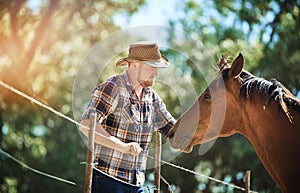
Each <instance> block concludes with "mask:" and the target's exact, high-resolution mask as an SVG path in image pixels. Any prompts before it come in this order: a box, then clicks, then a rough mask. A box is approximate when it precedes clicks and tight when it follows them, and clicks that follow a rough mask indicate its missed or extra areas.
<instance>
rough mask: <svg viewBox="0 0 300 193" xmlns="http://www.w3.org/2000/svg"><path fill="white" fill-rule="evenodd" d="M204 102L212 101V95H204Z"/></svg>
mask: <svg viewBox="0 0 300 193" xmlns="http://www.w3.org/2000/svg"><path fill="white" fill-rule="evenodd" d="M204 100H206V101H208V102H209V101H210V100H211V95H210V93H205V94H204Z"/></svg>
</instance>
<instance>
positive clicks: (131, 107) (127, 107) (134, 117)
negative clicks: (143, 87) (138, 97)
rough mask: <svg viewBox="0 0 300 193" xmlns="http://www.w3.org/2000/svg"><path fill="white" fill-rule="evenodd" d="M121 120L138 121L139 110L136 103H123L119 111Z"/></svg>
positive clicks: (125, 122)
mask: <svg viewBox="0 0 300 193" xmlns="http://www.w3.org/2000/svg"><path fill="white" fill-rule="evenodd" d="M121 122H122V123H124V124H128V123H135V124H139V123H140V111H139V109H138V105H137V104H131V103H124V105H123V108H122V111H121Z"/></svg>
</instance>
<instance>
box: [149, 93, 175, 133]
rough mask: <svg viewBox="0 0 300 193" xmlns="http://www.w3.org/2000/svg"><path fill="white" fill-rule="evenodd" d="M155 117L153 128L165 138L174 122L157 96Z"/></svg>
mask: <svg viewBox="0 0 300 193" xmlns="http://www.w3.org/2000/svg"><path fill="white" fill-rule="evenodd" d="M155 115H156V116H155V122H154V126H155V128H156V129H158V131H159V132H160V133H162V134H163V136H165V135H166V133H168V131H169V130H170V129H171V127H172V126H173V125H174V124H175V123H176V120H175V119H174V117H173V116H172V115H171V113H170V112H169V111H168V110H167V108H166V105H165V104H164V102H163V101H162V99H161V98H160V97H159V96H158V95H157V96H156V100H155Z"/></svg>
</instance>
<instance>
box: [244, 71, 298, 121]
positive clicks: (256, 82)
mask: <svg viewBox="0 0 300 193" xmlns="http://www.w3.org/2000/svg"><path fill="white" fill-rule="evenodd" d="M240 76H241V78H242V80H243V81H242V86H241V89H240V96H242V97H244V98H248V97H251V96H252V93H254V91H258V92H259V93H261V94H264V95H265V96H267V100H266V101H265V105H264V108H265V107H266V106H267V105H268V104H269V102H270V101H271V99H274V100H275V101H277V102H278V103H279V105H280V107H281V109H282V110H283V111H284V112H285V114H286V116H287V118H288V119H289V121H290V122H291V123H292V122H293V117H292V116H291V114H290V113H289V110H290V109H296V110H297V111H300V100H299V99H297V98H296V97H295V96H294V95H293V94H292V93H291V92H290V91H289V90H288V89H287V88H286V87H285V86H284V85H283V84H281V83H280V82H279V81H277V80H276V79H274V78H273V79H271V80H270V81H268V80H265V79H263V78H259V77H256V76H254V75H252V74H250V73H249V72H246V71H243V72H242V73H241V75H240Z"/></svg>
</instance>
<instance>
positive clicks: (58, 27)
mask: <svg viewBox="0 0 300 193" xmlns="http://www.w3.org/2000/svg"><path fill="white" fill-rule="evenodd" d="M167 2H170V3H168V4H167V3H166V2H164V3H162V2H160V1H158V0H149V1H147V0H110V1H100V0H99V1H97V0H86V1H79V0H78V1H76V0H40V1H38V0H36V1H35V0H31V1H26V0H4V1H3V0H2V1H0V80H2V81H3V82H5V83H7V84H9V85H11V86H13V87H15V88H17V89H19V90H21V91H23V92H25V93H27V94H28V95H30V96H33V97H34V98H36V99H37V100H39V101H41V102H43V103H45V104H47V105H49V106H51V107H53V108H54V109H56V110H58V111H60V112H62V113H63V114H66V115H68V116H69V117H72V116H73V112H72V89H73V83H74V79H75V76H76V73H77V70H78V68H79V66H80V63H81V61H82V60H83V58H84V57H85V55H86V54H87V53H88V51H89V50H90V49H91V48H92V47H93V46H94V45H95V44H96V43H97V42H99V41H100V40H102V39H105V38H107V37H108V36H109V35H110V34H111V33H113V32H115V31H117V30H120V29H122V28H125V27H130V25H134V24H137V23H134V22H133V21H135V22H137V20H138V18H139V17H141V16H143V17H142V18H140V20H139V22H141V23H138V24H144V25H146V24H148V23H147V18H149V21H151V22H154V23H151V24H158V25H162V24H163V25H166V26H168V27H171V28H176V29H181V30H183V31H184V32H185V33H186V35H190V36H192V37H197V38H196V39H197V41H200V42H202V43H204V45H205V46H206V47H207V48H209V50H210V51H211V52H212V57H213V59H214V60H215V61H217V60H218V58H219V57H220V56H221V54H226V53H227V54H229V55H230V56H233V57H235V56H236V55H237V54H238V53H239V52H242V53H243V55H244V56H245V59H246V64H245V69H246V70H248V71H250V72H252V73H253V74H255V75H256V76H260V77H264V78H266V79H270V78H276V79H278V80H279V81H280V82H282V83H283V84H284V85H285V86H286V87H287V88H288V89H289V90H290V91H291V92H292V93H293V94H295V95H296V96H298V97H299V96H300V94H299V91H300V65H299V64H300V49H299V48H300V13H299V11H300V1H299V0H277V1H274V0H266V1H258V0H227V1H220V0H197V1H196V0H194V1H193V0H188V1H183V0H172V1H167ZM157 7H160V8H163V9H159V10H165V13H162V12H158V9H157ZM160 17H161V20H163V21H164V22H165V23H161V22H162V21H160ZM162 17H163V18H162ZM151 18H152V20H151ZM153 18H154V19H156V20H157V23H155V20H153ZM173 35H174V34H172V32H170V34H168V43H169V44H170V46H172V45H173V44H175V43H176V38H172V37H173ZM196 44H197V42H195V45H196ZM189 49H191V47H184V46H183V47H181V48H180V51H183V52H184V51H185V50H186V51H188V50H189ZM164 54H166V55H167V56H168V57H169V58H170V59H171V60H172V61H175V62H174V65H175V66H176V69H177V73H179V74H180V73H182V74H184V73H186V72H188V73H189V75H190V77H191V79H192V83H193V85H194V87H195V88H196V92H197V94H199V93H200V92H201V91H202V89H203V88H204V87H206V85H207V83H205V80H204V78H203V75H202V74H200V73H199V72H198V71H197V69H195V66H194V65H193V64H192V63H191V61H190V60H188V59H186V58H184V57H178V55H176V53H174V51H173V50H164ZM99 60H100V62H101V58H100V59H99ZM119 71H120V69H116V67H114V65H110V66H109V67H108V69H107V72H109V73H107V74H106V75H110V74H115V73H117V72H119ZM105 78H106V77H104V76H103V77H100V79H99V82H101V81H102V80H104V79H105ZM169 78H170V79H171V80H170V81H172V76H170V77H169ZM155 88H156V90H157V92H158V93H159V94H160V95H161V96H162V98H163V99H165V102H166V104H167V107H168V109H169V110H170V112H171V113H172V114H173V115H174V117H176V118H178V117H179V116H180V114H181V113H182V112H180V111H178V106H179V104H178V99H177V98H176V95H174V94H173V93H172V92H171V91H170V89H166V87H164V86H159V85H158V86H156V87H155ZM88 94H89V93H88ZM167 99H168V100H167ZM153 145H154V144H153ZM0 147H1V149H3V150H4V151H6V152H8V153H10V154H12V155H13V156H15V157H16V158H18V159H19V160H21V161H22V162H24V163H26V164H28V165H30V166H32V167H34V168H37V169H39V170H42V171H44V172H48V173H51V174H53V175H56V176H59V177H62V178H65V179H68V180H71V181H74V182H76V183H78V184H81V185H83V184H84V177H85V167H84V165H80V164H79V163H80V162H81V161H84V160H85V158H86V146H85V144H84V143H83V141H82V140H81V138H80V135H79V134H78V132H77V128H76V126H75V125H74V124H72V123H70V122H68V121H66V120H65V119H62V118H60V117H58V116H56V115H55V114H53V113H51V112H49V111H47V110H45V109H43V108H41V107H39V106H37V105H35V104H34V103H31V102H29V101H27V100H25V99H23V98H21V97H20V96H17V95H16V94H14V93H12V92H10V91H9V90H7V89H5V88H3V87H0ZM197 150H198V148H197V147H195V148H194V151H193V152H192V153H190V154H180V155H179V156H177V157H176V159H174V160H172V162H173V163H175V164H178V165H180V166H184V167H186V168H189V169H192V170H195V171H197V172H201V173H203V174H205V175H209V176H212V177H214V178H217V179H220V180H224V181H226V182H230V183H234V184H236V185H238V186H242V187H244V186H245V184H244V179H243V178H244V174H245V171H246V170H251V189H252V190H255V191H258V192H265V193H266V192H272V193H276V192H280V190H279V189H278V187H277V186H276V184H275V183H274V182H273V180H272V179H271V178H270V176H269V175H268V174H267V172H266V171H265V169H264V168H263V166H262V164H261V162H260V161H259V160H258V158H257V156H256V154H255V151H254V150H253V148H252V146H251V144H250V143H249V142H248V140H247V139H245V138H244V137H243V136H240V135H234V136H231V137H228V138H220V139H218V140H217V141H216V142H215V144H214V145H213V147H212V148H211V149H210V150H209V151H208V152H207V153H206V154H205V155H201V156H200V155H199V154H198V151H197ZM163 157H164V156H163ZM162 175H163V176H164V177H165V178H166V180H167V181H168V182H169V183H170V184H171V185H172V188H173V190H174V192H176V193H179V192H181V193H189V192H197V193H200V192H203V193H206V192H212V193H219V192H220V193H221V192H241V191H239V190H233V189H232V188H230V187H227V186H224V185H222V184H220V183H216V182H213V181H210V180H207V179H204V178H199V177H197V176H194V175H192V174H189V173H187V172H185V171H181V170H178V169H176V168H172V167H170V166H165V165H164V166H163V167H162ZM147 183H148V184H152V183H153V170H149V171H147ZM161 189H162V190H161V192H168V187H167V186H166V185H165V184H164V183H163V182H161ZM0 192H3V193H17V192H20V193H33V192H34V193H38V192H43V193H48V192H49V193H53V192H60V193H69V192H83V188H82V187H80V186H73V185H70V184H66V183H62V182H59V181H55V180H53V179H50V178H47V177H44V176H41V175H38V174H36V173H33V172H31V171H29V170H28V169H26V168H24V167H22V166H20V165H19V164H17V163H16V162H14V161H12V160H11V159H9V158H8V157H7V156H5V155H4V154H0Z"/></svg>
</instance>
